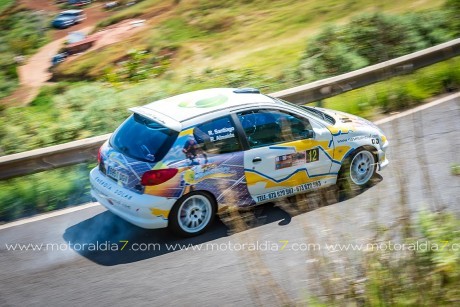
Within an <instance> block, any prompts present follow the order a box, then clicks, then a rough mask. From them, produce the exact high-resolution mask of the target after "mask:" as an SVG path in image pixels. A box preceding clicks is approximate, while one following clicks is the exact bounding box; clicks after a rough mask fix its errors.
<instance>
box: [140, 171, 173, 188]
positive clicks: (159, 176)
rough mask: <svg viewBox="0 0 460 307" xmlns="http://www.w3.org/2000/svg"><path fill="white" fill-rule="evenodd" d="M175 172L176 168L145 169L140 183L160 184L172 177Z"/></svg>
mask: <svg viewBox="0 0 460 307" xmlns="http://www.w3.org/2000/svg"><path fill="white" fill-rule="evenodd" d="M177 172H178V170H177V168H167V169H158V170H152V171H147V172H145V173H144V175H142V179H141V184H142V185H143V186H147V185H157V184H161V183H163V182H166V181H168V180H169V179H171V178H172V177H174V176H175V175H176V174H177Z"/></svg>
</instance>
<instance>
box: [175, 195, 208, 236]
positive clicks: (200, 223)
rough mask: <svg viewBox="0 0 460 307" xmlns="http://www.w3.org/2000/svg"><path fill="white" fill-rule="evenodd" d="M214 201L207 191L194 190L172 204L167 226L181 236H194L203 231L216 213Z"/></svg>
mask: <svg viewBox="0 0 460 307" xmlns="http://www.w3.org/2000/svg"><path fill="white" fill-rule="evenodd" d="M216 207H217V204H216V201H215V199H214V198H213V197H212V196H210V195H208V194H207V193H204V192H201V191H194V192H191V193H188V194H187V195H184V196H182V197H181V198H179V199H178V200H177V202H176V203H175V204H174V206H173V208H172V209H171V212H170V213H169V217H168V227H169V229H171V231H172V232H174V233H175V234H177V235H179V236H181V237H194V236H197V235H199V234H202V233H203V232H205V231H206V230H207V229H208V228H209V227H210V226H211V224H212V223H213V221H214V218H215V215H216Z"/></svg>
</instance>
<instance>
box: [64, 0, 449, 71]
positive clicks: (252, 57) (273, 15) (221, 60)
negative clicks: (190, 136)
mask: <svg viewBox="0 0 460 307" xmlns="http://www.w3.org/2000/svg"><path fill="white" fill-rule="evenodd" d="M443 2H444V1H442V0H434V1H430V0H419V1H369V0H346V1H337V0H324V1H313V0H309V1H299V0H278V1H269V0H253V1H250V0H239V1H224V0H220V1H217V0H216V1H211V0H192V1H158V0H145V1H143V2H141V3H139V4H136V5H134V6H133V7H131V8H130V9H128V10H124V11H122V12H120V13H119V14H115V15H113V16H111V17H110V18H109V19H107V20H103V21H101V22H100V25H101V26H103V25H108V24H111V23H114V22H116V21H119V20H120V19H122V18H128V17H138V18H145V19H147V26H146V27H145V29H143V30H142V31H140V32H139V33H138V34H136V35H133V36H132V37H131V38H130V39H128V40H125V41H123V42H120V43H117V44H114V45H112V46H110V47H107V48H104V49H102V50H97V51H93V52H89V53H88V54H85V55H83V56H81V57H80V58H79V59H78V60H76V61H72V62H70V63H66V64H63V65H62V66H61V67H60V68H59V70H58V72H57V75H58V77H59V78H58V79H66V78H69V77H71V79H73V80H75V79H79V78H80V77H81V78H93V79H98V78H101V77H102V76H103V75H104V73H105V72H106V71H107V70H108V69H111V68H112V67H113V65H114V63H116V62H117V61H119V60H120V59H122V58H123V57H125V56H126V54H127V52H128V51H129V50H132V49H136V50H147V51H149V52H152V53H154V54H155V53H161V52H162V51H164V50H169V51H170V50H173V51H174V52H173V56H172V58H171V59H170V61H171V63H170V66H168V69H169V70H172V71H174V73H175V74H177V75H179V76H186V75H189V74H190V73H200V72H203V71H204V70H209V69H216V68H230V69H243V68H249V69H252V70H254V71H255V72H256V73H262V74H265V75H271V76H274V77H276V76H277V75H279V74H281V73H282V72H283V71H286V70H289V69H291V68H293V67H294V66H296V65H297V64H298V61H299V59H300V57H301V54H302V52H303V51H304V49H305V47H306V41H307V38H309V37H311V36H312V35H314V34H316V33H317V32H318V31H319V30H320V29H321V28H322V27H324V26H325V25H327V24H329V23H339V24H340V23H345V22H347V21H348V20H350V19H351V18H352V17H353V16H355V15H357V14H362V13H363V12H388V13H394V14H399V13H404V12H416V11H421V10H427V9H433V8H438V7H440V6H441V5H442V4H443ZM175 3H178V4H175ZM168 60H169V59H168Z"/></svg>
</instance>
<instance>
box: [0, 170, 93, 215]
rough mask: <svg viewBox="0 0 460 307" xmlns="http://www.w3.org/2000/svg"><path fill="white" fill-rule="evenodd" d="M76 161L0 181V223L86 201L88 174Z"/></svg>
mask: <svg viewBox="0 0 460 307" xmlns="http://www.w3.org/2000/svg"><path fill="white" fill-rule="evenodd" d="M94 166H95V164H94V163H89V164H80V165H74V166H70V167H65V168H61V169H57V170H51V171H46V172H42V173H38V174H33V175H28V176H23V177H21V178H15V179H9V180H4V181H1V182H0V223H1V222H8V221H11V220H14V219H18V218H22V217H25V216H31V215H35V214H39V213H43V212H49V211H52V210H56V209H61V208H65V207H68V206H72V205H77V204H81V203H84V202H88V201H89V200H90V199H91V197H90V194H89V188H90V183H89V178H88V173H89V171H90V169H91V168H92V167H94Z"/></svg>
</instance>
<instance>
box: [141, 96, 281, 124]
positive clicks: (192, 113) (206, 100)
mask: <svg viewBox="0 0 460 307" xmlns="http://www.w3.org/2000/svg"><path fill="white" fill-rule="evenodd" d="M235 91H236V92H235ZM238 91H239V93H237V92H238ZM253 103H265V104H266V103H269V104H275V103H276V102H275V101H274V100H273V99H272V98H270V97H268V96H266V95H263V94H260V93H259V92H258V91H254V90H251V89H249V90H245V89H236V88H213V89H206V90H199V91H194V92H189V93H185V94H181V95H177V96H173V97H169V98H166V99H162V100H158V101H155V102H152V103H149V104H147V105H145V106H143V108H146V109H149V110H152V111H155V112H157V113H162V114H163V115H165V116H167V117H170V118H172V119H174V120H176V121H178V122H183V121H186V120H188V119H191V118H194V117H198V116H200V115H203V114H208V113H212V112H214V111H218V110H224V109H228V108H232V107H238V106H244V105H247V104H253Z"/></svg>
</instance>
